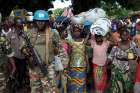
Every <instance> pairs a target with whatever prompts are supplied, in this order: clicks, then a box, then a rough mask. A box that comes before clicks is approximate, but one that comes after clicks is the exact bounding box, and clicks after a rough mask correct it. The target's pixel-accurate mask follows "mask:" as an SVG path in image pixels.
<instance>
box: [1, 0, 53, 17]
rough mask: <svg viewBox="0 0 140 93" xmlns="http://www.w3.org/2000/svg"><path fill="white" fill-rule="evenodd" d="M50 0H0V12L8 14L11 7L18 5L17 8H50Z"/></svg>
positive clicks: (4, 14) (30, 9) (31, 9)
mask: <svg viewBox="0 0 140 93" xmlns="http://www.w3.org/2000/svg"><path fill="white" fill-rule="evenodd" d="M51 1H52V0H0V12H2V15H3V16H8V15H9V14H10V12H11V11H12V9H13V8H14V7H15V6H16V5H18V6H19V8H24V9H27V10H29V11H35V10H37V9H46V10H47V9H48V8H52V7H53V5H52V3H51Z"/></svg>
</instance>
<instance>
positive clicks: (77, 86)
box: [68, 67, 86, 93]
mask: <svg viewBox="0 0 140 93" xmlns="http://www.w3.org/2000/svg"><path fill="white" fill-rule="evenodd" d="M69 76H70V78H69V79H68V93H86V68H85V67H73V68H71V69H70V71H69Z"/></svg>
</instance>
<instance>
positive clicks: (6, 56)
mask: <svg viewBox="0 0 140 93" xmlns="http://www.w3.org/2000/svg"><path fill="white" fill-rule="evenodd" d="M13 55H14V52H13V51H12V48H11V47H10V44H9V42H8V40H7V39H6V37H5V35H4V34H3V33H2V32H0V93H9V92H6V91H7V89H6V81H7V79H8V77H7V76H10V75H7V70H8V69H7V68H6V66H7V64H8V62H9V63H10V64H13V63H14V59H13ZM14 72H15V69H13V70H12V71H11V72H10V74H11V75H12V74H13V73H14Z"/></svg>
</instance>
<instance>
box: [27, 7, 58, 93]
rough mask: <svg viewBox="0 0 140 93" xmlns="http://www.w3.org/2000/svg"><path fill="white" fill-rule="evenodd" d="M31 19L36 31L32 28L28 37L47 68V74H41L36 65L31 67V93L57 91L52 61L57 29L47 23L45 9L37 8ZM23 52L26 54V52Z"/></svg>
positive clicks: (54, 92) (51, 92) (55, 46)
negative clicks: (30, 35)
mask: <svg viewBox="0 0 140 93" xmlns="http://www.w3.org/2000/svg"><path fill="white" fill-rule="evenodd" d="M33 21H34V23H35V25H36V28H37V31H36V30H35V29H34V28H33V29H34V32H33V34H32V37H30V41H32V44H33V46H34V48H35V50H36V51H37V53H38V54H39V56H40V58H41V60H42V62H43V64H44V66H46V67H47V69H46V70H48V75H43V73H42V72H41V70H40V68H39V67H38V66H33V67H31V69H30V84H31V93H58V89H57V87H56V80H55V70H54V64H53V61H54V56H55V54H56V53H57V47H58V42H59V34H58V32H57V30H55V29H51V27H50V25H49V16H48V13H47V12H46V11H44V10H37V11H36V12H35V13H34V16H33ZM26 52H28V51H26ZM24 53H25V51H24ZM25 54H27V55H28V53H25Z"/></svg>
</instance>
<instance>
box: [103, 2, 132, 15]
mask: <svg viewBox="0 0 140 93" xmlns="http://www.w3.org/2000/svg"><path fill="white" fill-rule="evenodd" d="M100 6H101V8H103V9H104V10H105V11H106V12H107V14H108V15H109V16H111V17H118V16H128V13H129V12H130V10H127V9H126V8H124V7H122V5H120V4H119V3H118V2H105V1H101V2H100Z"/></svg>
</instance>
